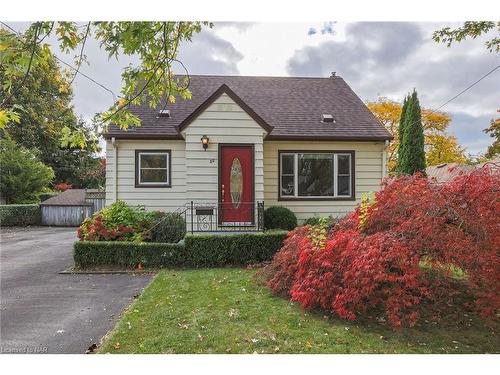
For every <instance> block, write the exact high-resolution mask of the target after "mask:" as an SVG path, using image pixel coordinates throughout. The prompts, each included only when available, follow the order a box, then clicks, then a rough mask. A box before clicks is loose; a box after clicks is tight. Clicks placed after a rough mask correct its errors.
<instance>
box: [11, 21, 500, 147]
mask: <svg viewBox="0 0 500 375" xmlns="http://www.w3.org/2000/svg"><path fill="white" fill-rule="evenodd" d="M10 25H11V26H13V27H14V28H15V29H17V30H23V29H24V28H25V27H26V23H10ZM449 25H451V26H456V25H457V24H455V25H453V24H449V23H446V22H443V23H423V22H401V23H397V22H383V23H379V22H356V23H342V22H312V23H248V22H239V23H237V22H219V23H215V25H214V27H213V28H212V29H208V28H207V29H205V30H204V31H202V32H201V33H200V34H197V35H195V36H194V38H193V40H192V42H191V43H185V44H184V45H182V46H181V49H180V60H181V61H183V63H184V64H185V65H186V67H187V69H188V70H189V72H190V73H191V74H221V75H258V76H318V77H328V76H330V74H331V72H336V74H337V75H339V76H341V77H342V78H344V79H345V81H346V82H347V83H348V84H349V85H350V86H351V87H352V89H353V90H354V91H355V92H356V93H357V94H358V95H359V96H360V98H361V99H362V100H363V101H365V102H367V101H375V100H377V99H378V98H379V97H387V98H390V99H393V100H396V101H402V99H403V97H404V96H405V95H406V94H407V93H408V92H409V91H412V90H413V88H415V89H417V91H418V94H419V98H420V102H421V105H422V106H423V107H426V108H431V109H434V108H437V107H439V106H441V105H442V104H443V103H445V102H446V101H447V100H448V99H450V98H452V97H453V96H454V95H456V94H458V93H459V92H460V91H461V90H463V89H464V88H466V87H467V86H468V85H470V84H471V83H473V82H474V81H476V80H477V79H479V78H480V77H481V76H483V75H484V74H486V73H487V72H488V71H490V70H491V69H493V68H494V67H495V66H497V65H499V64H500V54H498V53H490V52H489V51H488V50H487V49H486V47H485V46H484V41H485V38H484V37H480V38H478V39H475V40H470V41H464V42H461V43H460V44H454V45H453V46H452V47H451V48H447V47H446V45H444V44H438V43H436V42H434V41H433V40H432V33H433V31H434V30H437V29H440V28H442V27H445V26H449ZM51 42H52V43H54V45H55V44H56V43H55V39H54V38H53V39H52V40H49V43H51ZM53 50H54V52H55V53H56V54H57V55H58V56H59V57H60V58H61V59H63V60H64V61H67V62H68V63H72V62H73V58H74V56H73V55H72V54H69V55H68V54H64V53H62V52H60V51H59V50H58V49H57V48H55V47H54V48H53ZM85 54H86V56H87V60H88V61H89V65H85V66H83V67H82V68H81V71H82V72H83V73H85V74H87V75H89V76H90V77H92V78H93V79H94V80H96V81H98V82H100V83H101V84H103V85H105V86H106V87H108V88H110V89H111V90H112V91H113V92H114V93H115V94H117V95H119V93H120V87H121V71H122V69H123V68H124V67H125V66H127V65H129V64H137V60H136V59H134V58H131V57H123V58H120V59H119V60H118V61H117V60H115V59H111V60H109V59H108V58H107V55H106V53H105V52H104V51H102V50H100V48H99V45H98V43H97V42H96V41H95V40H93V39H91V40H90V41H88V42H87V45H86V49H85ZM178 68H179V70H178V71H179V73H180V72H181V70H180V67H178ZM74 93H75V98H74V104H75V111H76V113H77V115H81V116H82V117H84V118H86V119H90V118H92V117H93V115H94V114H95V113H97V112H101V111H103V110H106V109H107V108H108V107H109V106H110V105H111V104H112V103H113V96H112V95H111V94H110V93H109V92H108V91H105V90H104V89H102V88H101V87H99V86H97V85H95V84H94V83H92V82H91V81H89V80H88V79H86V78H84V77H82V76H78V77H77V79H76V80H75V82H74ZM304 100H306V98H304ZM497 109H500V69H499V70H497V71H496V72H495V73H493V74H492V75H490V76H488V77H487V78H485V79H484V80H482V81H481V82H480V83H478V84H477V85H476V86H474V87H473V88H472V89H471V90H469V91H467V92H466V93H464V94H463V95H461V96H460V97H459V98H457V99H455V100H454V101H452V102H451V103H449V104H447V105H446V106H445V107H444V108H442V110H443V111H445V112H447V113H449V114H450V115H451V117H452V123H451V125H450V128H449V133H451V134H453V135H455V136H457V137H458V139H459V142H460V143H461V144H462V145H464V146H465V147H466V149H467V152H469V153H471V154H478V153H481V152H484V151H485V150H486V148H487V147H488V145H489V144H490V143H491V138H489V137H488V135H486V134H485V133H484V132H483V131H482V130H483V129H484V128H486V127H488V125H489V122H490V120H491V119H492V118H494V117H495V116H498V115H497V113H496V110H497Z"/></svg>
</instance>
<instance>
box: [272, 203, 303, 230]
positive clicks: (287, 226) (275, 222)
mask: <svg viewBox="0 0 500 375" xmlns="http://www.w3.org/2000/svg"><path fill="white" fill-rule="evenodd" d="M296 226H297V217H296V216H295V214H294V213H293V212H292V211H290V210H289V209H288V208H286V207H281V206H272V207H269V208H267V209H266V210H265V211H264V228H266V229H284V230H292V229H294V228H295V227H296Z"/></svg>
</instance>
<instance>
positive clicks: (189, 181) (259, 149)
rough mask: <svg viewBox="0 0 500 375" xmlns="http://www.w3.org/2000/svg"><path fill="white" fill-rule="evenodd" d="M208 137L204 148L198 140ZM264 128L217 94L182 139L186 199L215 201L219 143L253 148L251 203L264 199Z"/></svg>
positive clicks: (239, 108)
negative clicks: (184, 145) (184, 151)
mask: <svg viewBox="0 0 500 375" xmlns="http://www.w3.org/2000/svg"><path fill="white" fill-rule="evenodd" d="M203 135H207V136H208V137H209V138H210V141H209V145H208V149H207V150H206V151H205V150H203V147H202V145H201V141H200V139H201V137H202V136H203ZM264 135H265V131H264V129H262V127H261V126H260V125H259V124H257V123H256V122H255V121H254V120H253V119H252V118H251V117H250V116H249V115H248V114H247V113H246V112H245V111H244V110H243V109H242V108H241V107H240V106H239V105H238V104H236V103H235V102H234V101H233V100H232V99H231V98H230V97H229V96H228V95H226V94H223V95H221V96H220V97H219V98H218V99H217V100H216V101H215V102H214V103H212V105H210V106H209V107H208V108H207V109H206V110H205V111H204V112H203V113H201V114H200V116H198V117H197V118H196V119H195V120H194V121H193V122H192V123H191V124H190V125H189V126H188V127H187V128H186V129H185V130H184V131H183V136H184V138H185V140H186V172H187V174H186V185H187V189H186V199H187V201H191V200H193V201H196V202H212V203H215V202H217V200H218V189H219V186H218V174H219V172H218V162H219V161H218V146H219V143H247V144H253V145H254V147H255V200H262V199H263V198H264V161H263V159H264V154H263V138H264Z"/></svg>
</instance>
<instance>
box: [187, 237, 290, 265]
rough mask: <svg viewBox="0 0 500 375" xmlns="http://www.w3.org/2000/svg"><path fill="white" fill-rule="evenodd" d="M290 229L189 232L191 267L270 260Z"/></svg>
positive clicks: (188, 255)
mask: <svg viewBox="0 0 500 375" xmlns="http://www.w3.org/2000/svg"><path fill="white" fill-rule="evenodd" d="M287 234H288V232H286V231H281V230H280V231H269V232H264V233H245V234H226V235H220V236H214V235H210V234H193V235H187V236H186V239H185V245H186V256H187V262H188V264H189V265H190V266H192V267H218V266H223V265H227V264H231V265H245V264H251V263H258V262H263V261H267V260H271V259H272V258H273V256H274V254H276V252H277V251H278V250H279V249H280V248H281V246H283V241H284V239H285V238H286V236H287Z"/></svg>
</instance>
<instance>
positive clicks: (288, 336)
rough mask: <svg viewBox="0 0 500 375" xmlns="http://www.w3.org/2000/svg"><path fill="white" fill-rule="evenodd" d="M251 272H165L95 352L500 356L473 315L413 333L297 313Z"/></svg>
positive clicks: (489, 332)
mask: <svg viewBox="0 0 500 375" xmlns="http://www.w3.org/2000/svg"><path fill="white" fill-rule="evenodd" d="M254 274H255V270H243V269H229V268H225V269H203V270H184V271H162V272H160V273H159V274H158V275H157V276H156V277H155V279H154V280H153V282H152V283H151V284H150V285H149V286H148V287H147V288H146V289H145V291H144V293H143V294H142V295H141V297H140V298H139V299H138V300H136V301H135V302H134V303H133V304H132V305H131V306H130V308H129V309H128V310H127V311H126V312H125V313H124V316H123V317H122V319H121V320H120V321H119V322H118V324H117V325H116V327H115V329H114V330H113V331H112V332H111V333H110V334H109V335H108V337H107V339H106V340H105V341H104V343H103V345H102V346H101V347H100V348H99V352H100V353H108V352H110V353H254V352H257V353H498V352H500V342H499V338H498V332H497V331H496V329H493V328H488V327H486V326H484V325H483V324H482V323H481V322H480V321H479V320H478V319H476V318H474V317H470V318H466V319H465V320H462V321H460V322H459V323H457V321H452V322H450V323H448V324H444V323H440V324H436V323H431V322H427V323H426V322H425V321H424V322H423V323H422V324H420V325H418V326H416V327H414V328H411V329H392V328H390V327H388V326H387V325H386V324H384V323H376V322H375V323H374V322H371V323H367V322H365V323H360V322H357V323H356V322H346V321H342V320H338V319H334V318H329V317H326V316H323V315H322V314H319V313H315V312H308V311H304V310H302V309H301V308H300V307H299V306H298V305H297V304H294V303H291V302H290V301H287V300H285V299H282V298H278V297H275V296H273V295H272V294H271V293H270V292H269V291H268V289H267V288H265V287H262V286H259V285H257V284H256V283H255V281H254V280H253V275H254Z"/></svg>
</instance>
